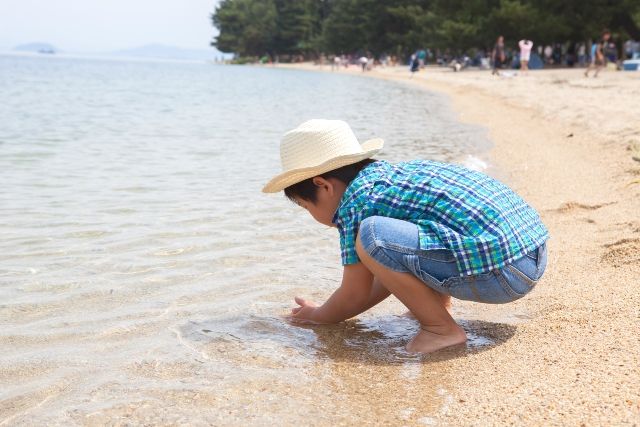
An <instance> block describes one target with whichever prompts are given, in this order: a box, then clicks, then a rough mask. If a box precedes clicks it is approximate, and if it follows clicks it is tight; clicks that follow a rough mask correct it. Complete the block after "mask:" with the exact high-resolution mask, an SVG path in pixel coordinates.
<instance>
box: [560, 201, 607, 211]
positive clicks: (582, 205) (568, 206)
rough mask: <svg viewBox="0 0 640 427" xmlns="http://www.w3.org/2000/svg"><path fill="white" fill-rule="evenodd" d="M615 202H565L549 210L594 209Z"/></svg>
mask: <svg viewBox="0 0 640 427" xmlns="http://www.w3.org/2000/svg"><path fill="white" fill-rule="evenodd" d="M616 203H617V202H608V203H600V204H597V205H587V204H585V203H580V202H566V203H563V204H561V205H560V207H558V208H556V209H550V211H551V212H560V213H570V212H575V211H595V210H596V209H600V208H602V207H605V206H609V205H613V204H616Z"/></svg>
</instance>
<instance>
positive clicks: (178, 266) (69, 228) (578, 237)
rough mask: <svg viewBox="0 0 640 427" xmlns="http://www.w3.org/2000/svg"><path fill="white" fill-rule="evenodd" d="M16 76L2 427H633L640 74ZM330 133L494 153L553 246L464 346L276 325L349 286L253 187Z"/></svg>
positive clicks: (336, 261)
mask: <svg viewBox="0 0 640 427" xmlns="http://www.w3.org/2000/svg"><path fill="white" fill-rule="evenodd" d="M2 59H3V58H0V60H2ZM4 64H8V65H6V68H7V69H9V70H13V74H12V75H14V76H23V75H24V76H28V78H26V77H25V78H24V79H22V80H20V79H18V78H15V79H10V80H7V85H6V86H7V90H6V91H5V92H4V93H5V94H6V95H5V98H4V103H0V109H1V108H2V107H4V108H5V110H6V112H7V117H10V118H13V119H12V120H9V121H8V122H7V123H6V124H5V126H8V128H7V129H9V130H8V131H7V130H6V129H4V128H3V129H2V130H3V131H4V134H3V133H2V132H0V145H2V150H3V151H2V152H3V156H0V164H2V165H3V166H4V168H3V170H6V171H9V172H8V173H7V174H5V184H6V188H5V190H4V192H2V194H1V196H3V198H2V200H3V201H4V202H5V203H4V204H3V203H0V207H1V208H0V212H2V218H3V222H2V224H0V234H2V236H3V238H2V239H0V244H4V247H3V249H4V251H3V255H2V256H0V295H2V302H0V325H2V331H1V332H0V346H1V347H2V349H3V352H2V355H1V356H0V427H2V426H14V425H19V426H22V425H24V426H32V425H61V426H68V425H90V426H93V425H162V426H164V425H190V426H191V425H192V426H210V425H216V426H273V425H286V426H288V425H303V426H351V425H357V426H361V425H362V426H369V425H371V426H373V425H376V426H378V425H390V426H395V425H398V426H404V425H407V426H414V425H415V426H424V425H437V426H471V425H473V426H490V425H500V426H502V425H531V426H538V425H544V426H554V425H558V426H565V425H570V426H573V425H575V426H580V425H585V426H592V425H607V426H608V425H637V424H638V420H639V419H640V407H639V404H640V401H639V395H640V391H639V390H640V371H639V369H638V366H640V340H639V338H638V321H639V320H640V317H639V314H640V313H639V311H638V307H640V296H639V292H638V283H639V282H640V214H639V212H640V197H639V196H640V162H638V161H636V160H634V159H633V158H634V157H638V158H640V153H639V152H638V150H640V127H639V126H638V124H637V123H638V121H639V120H638V106H639V104H638V100H639V99H640V73H622V72H618V73H616V72H609V71H606V72H602V73H601V75H600V76H599V77H598V79H585V78H584V77H583V76H582V72H581V70H557V71H556V70H552V71H541V72H531V73H530V75H529V76H526V77H523V76H514V77H505V78H496V77H492V76H491V75H490V71H483V72H479V71H464V72H461V73H454V72H452V71H450V70H448V69H439V68H428V69H427V70H424V71H421V72H420V73H419V74H417V75H416V76H414V77H413V78H412V79H409V77H410V76H409V72H408V70H407V69H406V67H398V68H386V69H376V70H374V71H372V72H370V73H362V72H361V71H360V69H359V68H356V67H351V68H349V69H348V70H341V71H340V72H339V73H340V74H350V75H353V76H354V77H342V76H335V78H334V76H329V75H328V74H326V73H330V72H331V70H330V67H328V66H327V67H324V68H323V69H321V68H319V67H316V66H314V65H311V64H302V65H294V66H292V68H295V69H297V70H300V71H292V70H279V69H277V67H276V69H272V67H241V66H237V67H231V66H228V67H227V66H213V65H207V64H199V65H194V64H183V65H178V64H164V65H163V64H157V63H149V64H147V63H144V62H140V63H138V62H119V61H118V62H108V63H103V62H101V61H81V60H76V59H68V60H67V59H63V58H49V59H42V58H19V59H16V58H4ZM65 64H66V65H65ZM63 65H64V66H63ZM280 67H281V68H284V67H285V66H284V65H281V66H280ZM304 70H309V71H304ZM317 71H322V72H325V74H321V73H318V72H317ZM9 75H11V74H9ZM107 77H108V80H106V83H105V81H103V78H107ZM370 78H371V79H370ZM374 79H387V80H389V81H390V82H385V81H381V80H374ZM186 81H188V84H184V82H186ZM9 82H10V83H9ZM34 82H36V83H34ZM37 82H40V83H37ZM220 82H224V84H221V83H220ZM396 82H397V83H396ZM257 85H260V88H261V90H260V91H257V92H256V90H255V88H256V87H257ZM41 87H46V88H47V100H48V102H42V97H41V91H40V88H41ZM414 87H415V88H423V89H426V90H416V91H415V92H414ZM87 88H91V91H88V89H87ZM0 93H3V92H2V91H0ZM96 94H97V95H96ZM98 95H99V96H98ZM96 98H104V101H105V103H104V105H102V104H100V105H96V103H95V102H96V101H95V99H96ZM309 104H314V105H309ZM14 110H15V112H14ZM337 111H339V112H340V116H341V117H340V118H344V119H347V120H348V121H349V122H350V124H351V125H352V126H354V125H355V126H354V130H355V132H356V135H357V136H358V137H359V138H367V137H373V136H378V135H377V132H379V131H383V132H386V133H384V134H383V135H380V136H383V137H384V138H385V151H383V152H382V154H381V155H380V156H379V157H380V158H386V159H388V160H391V161H396V160H398V159H400V160H401V159H407V158H413V157H428V156H440V157H437V158H438V159H440V160H447V159H451V161H455V159H458V158H460V161H461V162H464V161H466V159H467V157H470V154H473V156H477V157H479V158H480V160H482V161H484V162H487V163H488V164H489V168H488V169H487V173H489V174H491V175H494V176H496V177H497V178H499V179H500V180H502V181H504V182H506V183H507V184H509V185H510V186H512V187H513V188H514V189H515V190H517V192H518V193H520V194H521V195H522V196H523V197H524V198H525V199H526V200H527V201H528V202H529V203H530V204H532V205H533V206H534V207H535V208H537V209H538V210H539V211H540V213H541V215H542V217H543V220H544V222H545V224H546V225H547V226H548V228H549V229H550V232H551V235H552V238H551V240H550V241H549V266H548V269H547V273H546V274H545V276H544V278H543V280H542V281H541V282H540V284H539V285H538V286H537V288H536V289H535V290H534V291H533V292H532V293H531V294H530V295H528V296H527V297H526V298H523V299H521V300H518V301H517V302H516V303H513V304H507V305H500V306H494V305H485V304H474V303H467V302H459V301H456V302H454V306H453V315H454V317H455V318H456V319H457V320H458V321H459V322H460V324H461V325H462V326H463V327H464V328H465V330H466V331H467V334H468V337H469V341H468V345H467V346H466V347H465V346H459V347H457V348H455V349H446V350H443V351H440V352H437V353H435V354H431V355H426V356H419V355H413V354H409V353H407V352H406V351H405V350H404V346H405V345H406V343H407V341H408V340H409V339H410V338H411V337H412V336H413V335H414V334H415V333H416V331H417V330H418V327H419V326H418V325H417V323H416V322H415V320H413V319H411V318H408V317H406V316H403V315H402V314H403V313H404V312H405V311H406V309H405V308H404V307H403V306H402V304H400V303H399V302H398V301H397V300H396V299H394V298H388V299H387V300H386V301H384V302H383V303H381V304H379V305H378V306H376V307H375V308H373V309H372V310H370V311H368V312H366V313H363V314H362V315H360V316H358V317H356V318H355V319H351V320H349V321H347V322H342V323H339V324H337V325H323V326H313V327H309V326H294V325H292V324H290V323H288V322H287V321H286V320H285V319H284V318H283V315H285V314H286V313H288V312H289V310H290V308H291V306H292V304H293V297H294V296H295V295H300V296H304V297H308V298H309V299H312V300H314V301H316V302H320V301H324V300H325V299H326V298H327V297H328V296H329V295H330V294H331V293H332V292H333V290H334V289H335V288H336V286H338V284H339V280H340V277H341V272H342V269H341V266H340V257H339V246H338V239H337V236H336V232H335V229H333V228H329V227H324V228H323V227H320V226H318V224H317V223H315V222H314V220H313V219H312V218H311V217H310V216H309V215H306V213H304V212H301V209H300V207H298V206H296V205H294V204H292V203H290V202H288V201H287V200H285V198H284V197H283V196H282V194H274V195H272V196H267V195H263V194H261V193H260V188H261V187H262V185H263V184H264V182H263V181H264V179H265V178H266V177H270V176H271V175H272V173H273V171H274V170H276V168H277V167H278V166H279V158H278V153H277V146H278V143H279V140H280V137H281V135H282V132H281V131H284V130H285V129H289V128H290V127H289V126H290V125H291V123H295V124H297V123H300V122H301V121H302V120H306V119H308V118H309V117H328V116H329V115H331V114H334V112H337ZM336 114H337V113H336ZM456 116H457V117H456ZM422 117H424V119H425V121H424V122H421V120H422ZM377 122H379V123H377ZM461 122H463V123H461ZM43 123H54V124H55V125H52V126H43V125H42V124H43ZM212 123H213V125H212ZM487 139H489V140H490V142H491V144H489V143H488V142H487ZM469 141H470V142H472V143H470V142H469ZM486 147H492V148H490V149H489V151H486V150H487V148H486ZM482 150H485V151H482ZM247 153H253V154H252V155H251V156H248V155H247ZM471 158H472V159H474V158H475V157H471ZM447 161H448V160H447ZM3 162H4V163H3ZM476 163H477V164H478V165H482V162H480V161H477V160H476ZM216 183H222V185H213V184H216Z"/></svg>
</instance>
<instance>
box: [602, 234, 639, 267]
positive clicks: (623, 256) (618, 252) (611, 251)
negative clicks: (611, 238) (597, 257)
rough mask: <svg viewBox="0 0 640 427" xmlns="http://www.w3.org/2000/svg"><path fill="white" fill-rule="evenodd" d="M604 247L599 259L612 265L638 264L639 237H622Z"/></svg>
mask: <svg viewBox="0 0 640 427" xmlns="http://www.w3.org/2000/svg"><path fill="white" fill-rule="evenodd" d="M604 247H605V248H606V251H605V253H604V254H603V255H602V258H601V259H602V261H603V262H606V263H608V264H609V265H612V266H613V267H624V266H627V265H638V264H640V238H632V239H622V240H618V241H617V242H614V243H610V244H608V245H605V246H604Z"/></svg>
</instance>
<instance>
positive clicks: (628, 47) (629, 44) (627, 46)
mask: <svg viewBox="0 0 640 427" xmlns="http://www.w3.org/2000/svg"><path fill="white" fill-rule="evenodd" d="M624 55H625V58H626V59H632V58H633V40H627V41H626V42H624Z"/></svg>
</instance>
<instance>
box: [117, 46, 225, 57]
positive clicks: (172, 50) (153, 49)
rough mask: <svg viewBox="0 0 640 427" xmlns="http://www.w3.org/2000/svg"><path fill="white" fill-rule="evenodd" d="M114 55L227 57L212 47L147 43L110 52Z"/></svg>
mask: <svg viewBox="0 0 640 427" xmlns="http://www.w3.org/2000/svg"><path fill="white" fill-rule="evenodd" d="M111 54H112V55H116V56H127V57H133V58H158V59H178V60H190V61H206V60H213V59H216V58H222V57H224V58H229V57H230V55H229V54H225V53H222V52H220V51H219V50H218V49H216V48H214V47H212V48H210V49H206V50H205V49H183V48H180V47H175V46H166V45H162V44H149V45H145V46H140V47H136V48H133V49H124V50H118V51H116V52H111Z"/></svg>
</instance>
